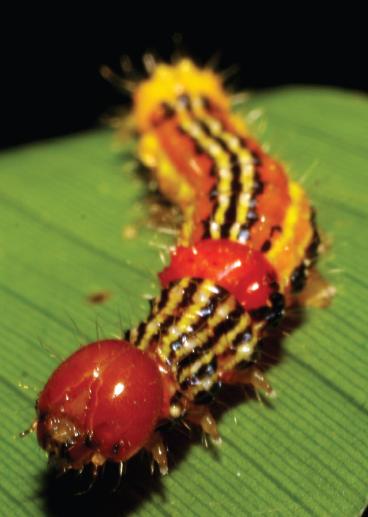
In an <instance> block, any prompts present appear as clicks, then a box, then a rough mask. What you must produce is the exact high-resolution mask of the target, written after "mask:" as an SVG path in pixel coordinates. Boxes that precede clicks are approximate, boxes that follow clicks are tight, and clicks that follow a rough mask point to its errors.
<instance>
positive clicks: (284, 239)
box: [266, 181, 304, 262]
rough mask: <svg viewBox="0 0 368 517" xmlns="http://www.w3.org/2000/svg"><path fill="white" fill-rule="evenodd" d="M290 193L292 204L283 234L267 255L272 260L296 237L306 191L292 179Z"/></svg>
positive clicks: (285, 219) (287, 214)
mask: <svg viewBox="0 0 368 517" xmlns="http://www.w3.org/2000/svg"><path fill="white" fill-rule="evenodd" d="M289 195H290V204H289V207H288V209H287V211H286V215H285V217H284V222H283V225H282V227H283V230H282V234H281V235H280V236H279V237H278V238H277V239H276V240H275V242H274V243H273V245H272V248H271V249H270V251H269V252H268V253H267V255H266V256H267V258H268V260H270V262H272V261H273V260H274V258H275V257H277V256H278V255H279V254H280V253H281V252H282V250H283V249H284V248H285V246H287V244H288V242H289V241H290V240H292V239H293V237H294V233H295V226H296V223H297V222H298V217H299V205H300V201H301V200H302V198H303V197H304V191H303V189H302V188H301V187H300V186H299V185H298V184H297V183H295V182H294V181H291V182H290V183H289Z"/></svg>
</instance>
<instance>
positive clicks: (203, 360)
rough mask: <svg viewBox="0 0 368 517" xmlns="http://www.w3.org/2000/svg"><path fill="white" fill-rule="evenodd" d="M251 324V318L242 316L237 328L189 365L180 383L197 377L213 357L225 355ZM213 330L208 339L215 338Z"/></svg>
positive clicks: (183, 371) (210, 330)
mask: <svg viewBox="0 0 368 517" xmlns="http://www.w3.org/2000/svg"><path fill="white" fill-rule="evenodd" d="M222 320H223V318H220V321H222ZM220 321H219V322H220ZM249 324H250V317H249V315H248V314H247V313H244V314H243V315H242V316H240V318H239V322H238V323H237V324H236V325H235V327H234V328H233V329H231V330H229V331H228V332H227V333H226V334H224V335H223V336H221V337H220V339H219V340H218V341H217V343H216V344H215V345H214V346H213V347H212V348H211V349H210V350H209V351H208V352H207V353H206V354H205V355H203V356H202V357H200V358H199V359H198V360H197V361H196V362H195V363H193V364H191V365H189V366H188V367H187V368H185V369H184V370H182V371H181V372H180V376H179V382H180V383H181V382H183V381H185V379H187V378H188V377H192V376H193V375H195V373H196V372H197V370H198V369H199V368H200V367H201V366H202V365H204V364H207V363H209V362H210V361H211V359H212V358H213V357H215V356H219V355H221V354H223V353H224V352H225V351H226V350H227V349H228V348H230V347H231V343H232V341H233V340H234V338H235V336H237V334H238V333H239V332H241V331H245V329H246V328H247V327H248V326H249ZM213 330H214V327H212V328H211V329H208V331H207V332H208V334H207V339H208V338H210V337H212V336H213ZM250 355H251V353H250Z"/></svg>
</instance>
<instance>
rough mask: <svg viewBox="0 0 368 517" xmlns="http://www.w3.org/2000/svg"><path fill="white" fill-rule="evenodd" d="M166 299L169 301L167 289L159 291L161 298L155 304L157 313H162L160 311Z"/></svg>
mask: <svg viewBox="0 0 368 517" xmlns="http://www.w3.org/2000/svg"><path fill="white" fill-rule="evenodd" d="M168 299H169V289H164V290H163V291H161V297H160V300H159V302H158V304H157V312H160V311H162V309H163V308H164V307H165V305H166V304H167V300H168Z"/></svg>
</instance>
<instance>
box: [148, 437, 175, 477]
mask: <svg viewBox="0 0 368 517" xmlns="http://www.w3.org/2000/svg"><path fill="white" fill-rule="evenodd" d="M145 449H146V450H147V451H148V452H149V453H150V454H151V455H152V460H153V462H152V465H151V471H152V473H153V471H154V462H156V463H157V465H158V467H159V469H160V473H161V474H162V475H163V476H165V475H166V474H167V473H168V472H169V467H168V463H167V450H166V446H165V444H164V442H163V440H162V438H161V435H160V433H159V432H158V431H156V432H155V433H153V435H152V436H151V438H150V439H149V441H148V443H147V444H146V445H145Z"/></svg>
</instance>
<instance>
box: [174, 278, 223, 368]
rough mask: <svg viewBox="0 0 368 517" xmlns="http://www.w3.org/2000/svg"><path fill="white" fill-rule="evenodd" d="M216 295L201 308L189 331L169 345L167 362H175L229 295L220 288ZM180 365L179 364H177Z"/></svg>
mask: <svg viewBox="0 0 368 517" xmlns="http://www.w3.org/2000/svg"><path fill="white" fill-rule="evenodd" d="M216 291H217V292H216V293H215V294H214V295H213V296H211V297H210V299H209V301H208V303H207V305H205V306H204V307H202V308H201V309H200V310H199V311H198V312H197V316H198V319H197V321H196V322H195V323H193V324H192V325H191V331H190V332H189V333H188V332H185V333H183V334H182V335H181V336H180V337H179V338H177V339H176V340H175V341H173V342H172V343H170V350H171V351H170V355H169V361H170V362H171V363H172V362H173V361H174V360H175V355H176V353H177V351H178V350H180V348H182V346H183V345H184V343H185V341H186V340H187V339H195V334H196V333H198V332H199V331H201V330H202V329H203V328H204V327H205V326H206V325H207V321H208V320H209V318H210V317H211V316H212V315H213V314H214V313H215V311H216V309H217V307H218V305H219V304H220V303H222V302H223V301H224V300H226V299H227V298H228V296H229V293H228V292H227V291H226V290H225V289H223V288H222V287H218V286H216ZM179 364H180V363H179Z"/></svg>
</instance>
